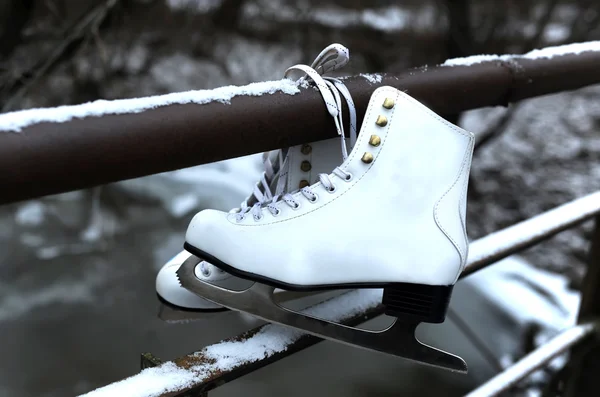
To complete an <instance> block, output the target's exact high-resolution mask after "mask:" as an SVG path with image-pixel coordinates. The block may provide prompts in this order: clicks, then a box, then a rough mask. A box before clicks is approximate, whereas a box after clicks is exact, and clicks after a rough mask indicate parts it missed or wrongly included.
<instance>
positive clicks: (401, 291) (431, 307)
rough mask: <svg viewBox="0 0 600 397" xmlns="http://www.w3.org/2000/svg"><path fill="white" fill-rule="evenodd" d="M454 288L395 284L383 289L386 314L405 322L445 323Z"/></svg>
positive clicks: (450, 286)
mask: <svg viewBox="0 0 600 397" xmlns="http://www.w3.org/2000/svg"><path fill="white" fill-rule="evenodd" d="M453 287H454V286H453V285H449V286H448V285H426V284H409V283H395V284H393V285H391V286H389V287H385V288H384V289H383V305H384V307H385V314H387V315H388V316H393V317H396V318H398V320H399V321H404V322H424V323H443V322H444V320H445V318H446V310H447V309H448V304H449V303H450V296H451V295H452V288H453Z"/></svg>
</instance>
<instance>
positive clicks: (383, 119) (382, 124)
mask: <svg viewBox="0 0 600 397" xmlns="http://www.w3.org/2000/svg"><path fill="white" fill-rule="evenodd" d="M375 124H377V125H378V126H380V127H385V126H386V125H387V117H385V116H381V115H379V116H377V121H375Z"/></svg>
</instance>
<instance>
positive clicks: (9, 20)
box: [0, 0, 33, 59]
mask: <svg viewBox="0 0 600 397" xmlns="http://www.w3.org/2000/svg"><path fill="white" fill-rule="evenodd" d="M32 9H33V0H9V1H5V2H4V4H0V55H1V56H2V58H4V59H6V58H8V57H9V56H10V54H11V53H12V52H13V50H14V49H15V48H16V47H17V46H18V45H19V43H20V42H21V40H22V31H23V28H24V27H25V25H26V24H27V22H28V21H29V17H30V16H31V11H32Z"/></svg>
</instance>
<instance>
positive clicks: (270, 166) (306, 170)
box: [156, 44, 356, 321]
mask: <svg viewBox="0 0 600 397" xmlns="http://www.w3.org/2000/svg"><path fill="white" fill-rule="evenodd" d="M348 60H349V52H348V49H347V48H346V47H344V46H342V45H340V44H332V45H330V46H328V47H326V48H325V49H324V50H323V51H322V52H321V53H320V54H319V55H318V56H317V57H316V59H315V60H314V62H313V64H312V65H311V67H308V66H305V65H296V66H294V67H292V68H290V69H288V70H287V71H286V76H287V75H288V73H289V72H291V71H294V70H299V71H300V72H304V73H306V74H307V76H306V77H308V78H310V79H311V80H313V82H314V83H315V84H316V86H317V89H318V90H319V91H320V93H321V95H322V96H323V99H324V101H325V103H326V106H327V108H328V110H329V112H330V114H331V115H332V116H333V117H334V120H335V124H332V127H333V126H336V127H337V129H338V132H340V133H341V132H342V127H341V125H342V124H343V123H342V120H341V103H340V101H341V98H340V94H342V96H343V97H344V99H345V100H346V102H347V105H348V108H349V115H350V147H351V145H352V144H353V143H354V142H355V141H356V112H355V110H354V103H353V102H352V98H351V97H350V94H349V93H348V91H347V90H346V89H345V87H344V86H343V84H341V82H339V81H338V80H336V79H333V78H330V77H321V75H322V74H325V73H327V72H330V71H332V70H336V69H339V68H341V67H343V66H344V65H346V63H347V62H348ZM306 77H304V78H306ZM342 138H343V137H342ZM341 142H342V145H344V150H343V152H346V151H347V148H348V146H347V143H346V142H347V141H346V140H345V139H342V140H341ZM341 159H342V155H341V154H340V139H338V138H333V139H327V140H322V141H317V142H313V143H309V144H303V145H298V146H294V147H290V148H287V149H281V150H276V151H273V152H270V153H265V154H264V156H263V161H264V166H265V171H264V173H263V176H262V178H261V180H260V181H258V182H257V183H256V185H255V187H254V190H253V192H252V194H251V195H249V196H248V197H247V198H246V199H245V200H244V201H243V202H242V204H241V205H240V208H235V209H233V210H231V211H230V213H231V214H236V216H245V214H247V213H248V212H249V211H250V210H251V209H252V207H253V206H255V205H258V206H260V205H261V204H262V203H265V202H267V201H270V200H271V199H272V198H273V193H272V192H276V193H283V192H288V191H294V190H297V189H300V188H303V187H306V186H309V185H310V184H312V183H315V182H316V181H317V180H318V178H319V177H318V176H319V173H321V172H329V170H331V169H332V168H334V167H335V166H336V165H337V164H339V162H340V161H341ZM190 256H192V255H191V254H190V253H189V252H187V251H182V252H181V253H179V254H178V255H176V256H175V257H174V258H172V259H171V260H170V261H169V262H168V263H166V264H165V265H164V266H163V267H162V269H161V270H160V271H159V273H158V275H157V277H156V292H157V295H158V298H159V300H160V301H161V303H162V307H161V311H160V314H159V315H160V316H161V318H163V319H165V320H168V321H169V320H173V321H176V320H177V321H178V320H181V319H192V318H193V315H191V313H186V314H184V315H183V317H182V316H180V314H179V313H174V311H178V312H198V311H205V312H206V311H219V310H224V308H223V307H222V306H220V305H217V304H215V303H213V302H210V301H208V300H206V299H203V298H202V297H200V296H198V295H196V294H193V293H191V292H189V291H188V290H186V289H184V288H182V287H181V285H180V284H179V281H178V280H177V276H176V271H177V269H179V267H180V266H181V264H182V263H183V262H184V261H185V260H187V259H188V258H190ZM195 274H196V277H197V278H198V279H200V280H203V281H206V282H209V283H213V284H215V285H220V286H222V287H225V288H229V289H234V290H236V289H241V288H243V287H247V286H248V285H249V283H248V281H247V280H245V279H240V278H237V277H233V276H231V275H230V274H228V273H226V272H224V271H223V270H221V269H219V268H218V267H215V266H213V265H212V264H211V263H210V262H209V261H206V260H200V259H197V264H196V268H195ZM276 293H278V294H279V295H280V296H279V299H280V300H281V301H284V300H288V299H291V298H292V297H295V296H297V294H291V293H286V292H285V291H281V290H278V291H276Z"/></svg>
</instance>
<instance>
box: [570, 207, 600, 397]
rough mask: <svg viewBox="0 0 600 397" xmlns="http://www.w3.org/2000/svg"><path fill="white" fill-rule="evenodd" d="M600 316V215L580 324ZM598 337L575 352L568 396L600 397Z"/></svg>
mask: <svg viewBox="0 0 600 397" xmlns="http://www.w3.org/2000/svg"><path fill="white" fill-rule="evenodd" d="M599 317H600V216H597V217H596V226H595V229H594V232H593V234H592V238H591V250H590V259H589V263H588V269H587V274H586V276H585V279H584V283H583V288H582V291H581V306H580V307H579V318H578V322H579V323H582V322H584V321H590V320H592V321H593V320H594V319H598V318H599ZM598 342H599V338H598V335H597V334H596V338H594V339H593V340H591V341H589V342H588V343H582V344H581V345H579V346H577V347H575V348H574V349H573V351H572V356H571V363H570V364H569V366H570V370H569V371H568V373H570V376H569V379H568V380H567V384H566V393H565V396H568V397H588V396H598V395H600V344H599V343H598Z"/></svg>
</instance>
